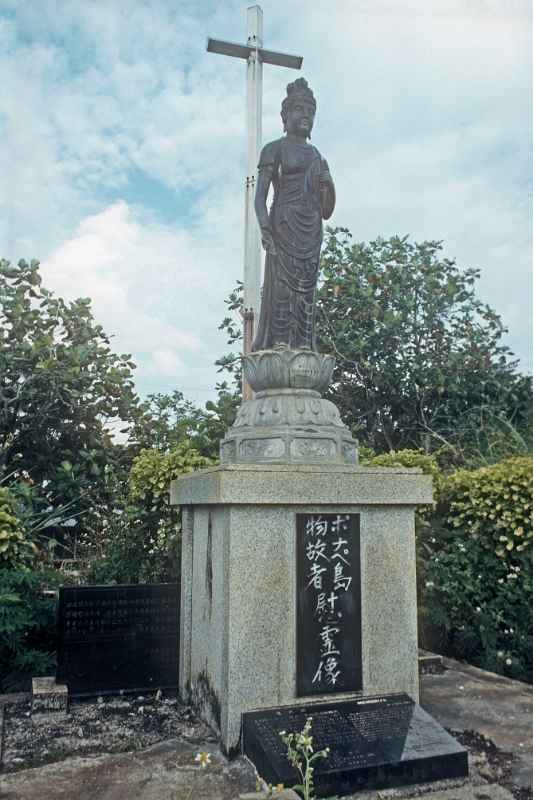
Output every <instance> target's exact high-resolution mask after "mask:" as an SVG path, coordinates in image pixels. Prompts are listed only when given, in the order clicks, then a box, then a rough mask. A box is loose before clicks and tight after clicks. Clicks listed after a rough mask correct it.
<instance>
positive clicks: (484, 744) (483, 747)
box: [449, 730, 533, 800]
mask: <svg viewBox="0 0 533 800" xmlns="http://www.w3.org/2000/svg"><path fill="white" fill-rule="evenodd" d="M449 733H451V735H452V736H453V737H454V738H455V739H457V741H458V742H460V743H461V744H462V745H463V747H466V749H467V750H468V752H469V755H470V759H469V762H470V765H471V767H473V768H474V769H475V771H476V772H477V773H478V774H479V775H480V776H481V778H483V779H484V780H486V781H487V783H497V784H499V785H500V786H503V787H504V789H507V790H508V791H510V792H511V793H512V795H513V797H514V798H515V800H533V789H531V788H526V787H524V786H517V785H516V784H514V783H513V781H512V775H511V767H512V763H513V761H514V760H515V756H514V755H513V754H512V753H506V752H505V751H504V750H500V749H499V747H496V745H495V744H494V742H492V741H491V740H490V739H487V738H486V737H485V736H483V734H481V733H477V731H454V730H450V731H449Z"/></svg>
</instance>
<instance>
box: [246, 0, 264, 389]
mask: <svg viewBox="0 0 533 800" xmlns="http://www.w3.org/2000/svg"><path fill="white" fill-rule="evenodd" d="M247 30H248V42H247V43H248V45H249V47H251V48H253V50H251V51H250V55H249V57H248V63H247V67H246V138H247V145H248V147H247V150H248V166H247V175H246V182H245V206H244V207H245V214H244V297H243V304H244V308H243V311H244V330H243V334H244V342H243V352H244V353H249V352H250V351H251V349H252V343H253V339H254V335H255V327H256V323H257V320H258V319H259V309H260V303H261V297H260V283H261V255H262V252H261V237H260V232H259V226H258V224H257V220H256V217H255V211H254V197H255V186H256V178H257V164H258V162H259V155H260V152H261V137H262V130H261V120H262V110H263V109H262V99H263V63H262V61H261V56H260V55H259V52H258V50H259V48H260V47H262V46H263V11H262V9H261V7H260V6H251V7H250V8H249V9H248V10H247ZM252 396H253V392H252V390H251V389H250V387H249V386H248V385H247V384H246V383H245V381H244V380H243V398H244V399H245V400H248V399H250V398H251V397H252Z"/></svg>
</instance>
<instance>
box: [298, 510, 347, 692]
mask: <svg viewBox="0 0 533 800" xmlns="http://www.w3.org/2000/svg"><path fill="white" fill-rule="evenodd" d="M296 539H297V545H296V546H297V633H296V645H297V652H296V659H297V693H298V696H305V695H314V694H330V693H333V692H351V691H358V690H361V689H362V662H361V570H360V530H359V514H297V515H296Z"/></svg>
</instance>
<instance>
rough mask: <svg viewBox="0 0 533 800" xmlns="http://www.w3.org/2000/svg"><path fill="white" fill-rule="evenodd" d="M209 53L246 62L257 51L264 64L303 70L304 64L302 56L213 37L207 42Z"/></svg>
mask: <svg viewBox="0 0 533 800" xmlns="http://www.w3.org/2000/svg"><path fill="white" fill-rule="evenodd" d="M207 51H208V52H209V53H219V54H220V55H222V56H233V57H234V58H244V59H246V60H248V58H249V57H250V55H251V54H252V53H255V52H256V51H257V53H258V54H259V58H260V59H261V61H262V62H263V63H264V64H277V66H279V67H289V68H290V69H301V66H302V62H303V57H302V56H293V55H290V54H289V53H279V52H278V51H277V50H265V48H264V47H251V46H250V45H247V44H238V43H237V42H226V41H224V40H223V39H212V38H211V37H209V38H208V40H207Z"/></svg>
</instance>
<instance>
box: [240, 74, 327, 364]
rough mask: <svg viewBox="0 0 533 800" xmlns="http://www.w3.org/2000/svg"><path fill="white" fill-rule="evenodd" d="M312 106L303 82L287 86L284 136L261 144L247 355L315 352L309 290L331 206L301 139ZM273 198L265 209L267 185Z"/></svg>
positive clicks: (307, 131)
mask: <svg viewBox="0 0 533 800" xmlns="http://www.w3.org/2000/svg"><path fill="white" fill-rule="evenodd" d="M315 110H316V102H315V98H314V96H313V93H312V91H311V90H310V89H309V87H308V85H307V81H306V80H305V79H304V78H298V80H296V81H294V83H291V84H289V85H288V87H287V97H286V98H285V99H284V101H283V105H282V111H281V116H282V119H283V125H284V130H285V132H286V135H285V136H283V137H282V138H281V139H277V140H276V141H274V142H270V143H269V144H267V145H265V147H264V148H263V150H262V152H261V158H260V161H259V167H258V178H257V189H256V195H255V210H256V215H257V219H258V222H259V227H260V228H261V238H262V241H263V247H264V248H265V250H266V261H265V279H264V284H263V296H262V302H261V315H260V319H259V326H258V330H257V335H256V337H255V341H254V343H253V348H252V349H253V350H268V349H270V348H276V347H288V348H290V349H293V350H297V349H299V348H311V349H313V350H314V349H316V347H315V291H316V284H317V280H318V269H319V261H320V248H321V245H322V220H323V219H329V217H330V216H331V214H332V213H333V209H334V207H335V187H334V184H333V179H332V177H331V174H330V172H329V167H328V164H327V161H326V160H325V159H324V158H323V157H322V155H321V154H320V153H319V151H318V150H317V148H316V147H315V146H314V145H312V144H310V143H309V142H308V141H307V140H308V138H310V136H311V131H312V128H313V122H314V118H315ZM271 185H272V186H273V188H274V199H273V202H272V206H271V208H270V212H269V211H268V209H267V205H266V203H267V196H268V192H269V189H270V186H271Z"/></svg>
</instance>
